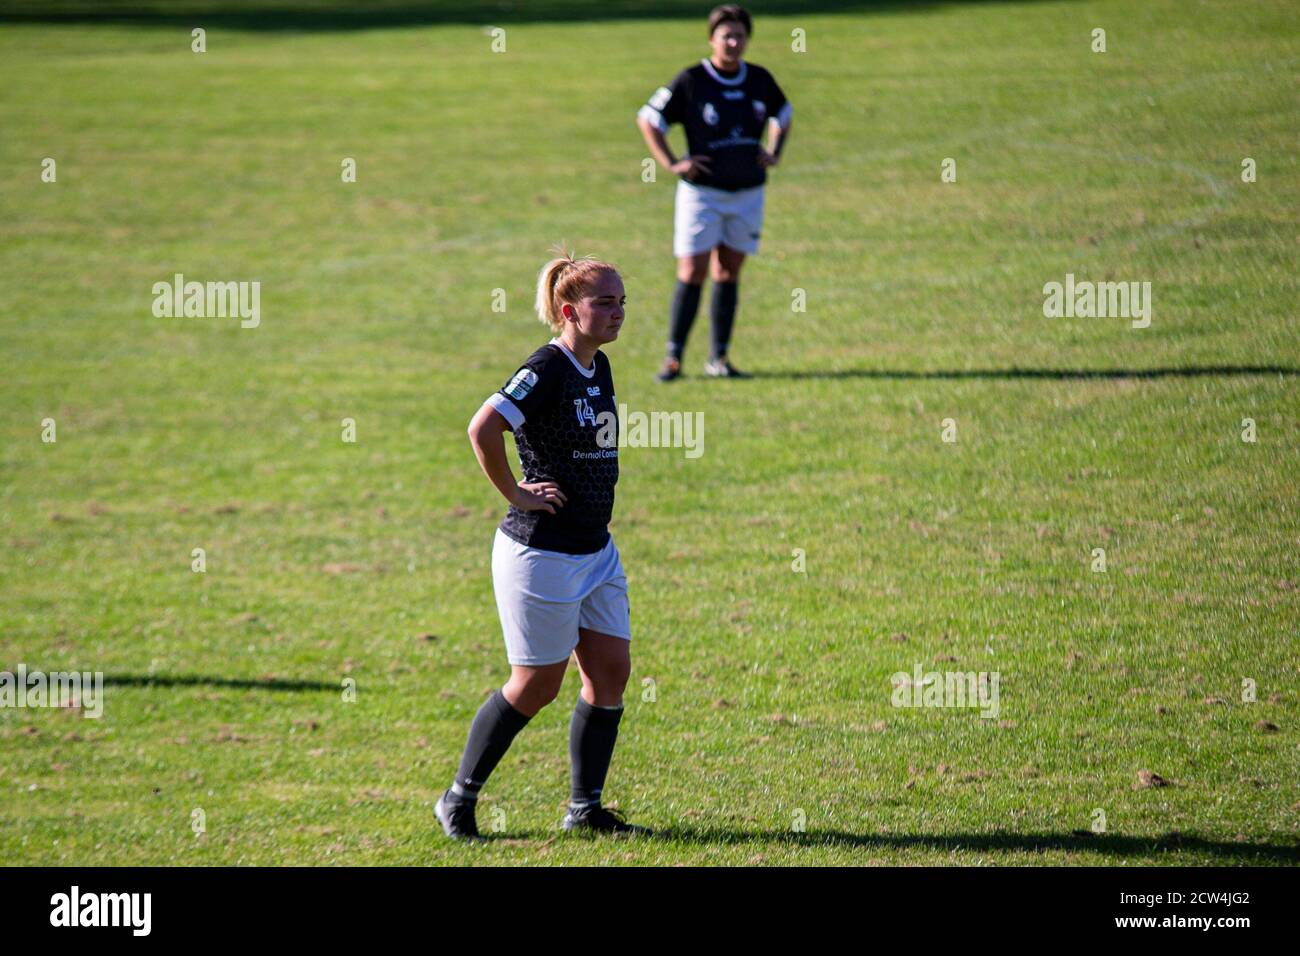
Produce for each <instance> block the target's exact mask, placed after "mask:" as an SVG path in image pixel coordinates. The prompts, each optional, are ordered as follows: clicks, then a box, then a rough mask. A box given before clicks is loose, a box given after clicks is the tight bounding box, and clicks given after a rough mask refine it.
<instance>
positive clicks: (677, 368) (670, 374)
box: [655, 358, 682, 382]
mask: <svg viewBox="0 0 1300 956" xmlns="http://www.w3.org/2000/svg"><path fill="white" fill-rule="evenodd" d="M681 374H682V363H681V362H679V361H677V359H675V358H666V359H664V364H663V366H662V367H661V368H660V369H659V373H658V374H657V375H655V378H657V379H659V381H661V382H671V381H672V380H673V379H675V378H680V377H681Z"/></svg>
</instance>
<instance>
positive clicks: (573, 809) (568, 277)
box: [434, 255, 650, 839]
mask: <svg viewBox="0 0 1300 956" xmlns="http://www.w3.org/2000/svg"><path fill="white" fill-rule="evenodd" d="M625 302H626V297H625V296H624V294H623V280H622V279H620V278H619V274H618V272H617V270H616V269H615V268H614V267H613V266H612V265H610V264H609V263H607V262H600V261H597V260H594V259H590V258H584V259H574V258H573V257H572V256H568V255H566V256H563V257H561V258H558V259H552V260H551V261H550V262H548V263H547V264H546V265H545V266H543V267H542V271H541V273H540V274H539V275H538V279H537V315H538V317H539V318H540V319H541V320H542V321H543V322H545V323H546V324H547V325H549V326H550V327H551V329H552V331H553V332H554V333H555V337H554V338H552V339H551V340H550V342H548V343H547V344H546V345H543V346H542V347H541V348H539V349H538V350H537V351H536V352H534V353H533V354H532V355H531V356H530V357H529V358H528V361H526V362H525V363H524V364H523V365H521V366H520V367H519V369H518V371H516V372H515V373H514V374H513V375H512V376H511V377H510V380H509V381H507V382H506V384H505V385H504V386H503V387H502V388H501V390H500V391H498V392H496V393H494V394H493V395H491V396H490V397H489V398H488V399H487V401H486V402H484V403H483V407H482V408H480V409H479V410H478V413H477V414H476V415H475V416H474V419H473V420H472V421H471V422H470V424H469V437H470V442H471V443H472V444H473V446H474V453H475V455H477V456H478V462H479V465H480V466H481V467H482V469H483V473H484V474H485V475H487V477H488V480H489V481H491V482H492V484H493V485H494V486H495V487H496V488H497V490H498V491H500V492H501V494H502V495H503V496H504V497H505V499H506V501H508V502H509V503H510V510H509V511H508V512H507V513H506V516H505V519H504V520H503V521H502V522H501V525H500V527H498V528H497V532H496V539H495V541H494V543H493V546H492V585H493V589H494V590H495V592H496V601H497V609H498V611H499V612H500V615H501V629H502V631H503V632H504V634H505V643H506V658H507V660H508V661H509V662H510V679H509V680H508V681H506V683H505V686H503V687H502V688H501V689H500V690H498V691H496V692H495V693H494V694H493V695H492V696H491V697H490V698H488V700H487V701H486V702H485V703H484V704H483V706H482V707H480V708H479V711H478V714H477V715H475V717H474V721H473V723H472V724H471V725H470V729H469V740H468V741H467V742H466V744H465V752H464V754H463V756H462V757H461V761H460V769H459V770H458V771H457V773H456V779H455V781H454V782H453V783H452V785H451V787H450V788H449V789H448V790H447V791H446V792H445V793H443V795H442V796H441V797H440V798H439V799H438V802H437V805H436V806H435V807H434V813H435V814H436V815H437V817H438V821H439V822H440V823H441V824H442V828H443V830H444V831H446V833H447V835H448V836H450V837H453V838H468V839H479V833H478V826H477V824H476V822H475V818H474V806H475V802H476V800H477V799H478V795H479V792H480V790H481V789H482V787H483V784H484V783H486V782H487V779H488V775H489V774H491V773H492V770H493V768H495V767H496V765H497V763H498V761H500V760H501V758H502V756H503V755H504V754H505V752H506V750H507V749H508V748H509V746H510V743H511V741H512V740H514V738H515V735H516V734H518V733H519V731H520V730H522V729H523V727H524V725H525V724H527V723H528V721H529V720H530V719H532V717H533V715H535V714H536V713H537V712H538V711H539V710H541V709H542V708H543V707H545V706H546V705H547V704H549V703H550V702H551V701H553V700H554V699H555V697H556V694H558V693H559V690H560V684H561V682H562V681H563V680H564V671H565V668H566V667H567V665H568V662H569V655H570V654H571V653H573V652H575V651H576V653H577V658H578V669H579V671H580V673H581V676H582V691H581V693H580V694H579V697H578V701H577V704H576V706H575V707H574V710H573V718H572V720H571V722H570V724H569V756H570V759H571V760H572V792H571V794H570V798H569V810H568V813H567V814H566V815H565V817H564V820H563V822H562V825H563V827H564V829H566V830H591V831H607V832H611V833H616V834H648V833H649V832H650V831H649V830H648V829H646V828H645V827H639V826H634V825H632V824H629V823H627V822H626V821H625V820H623V819H621V817H620V816H619V815H617V814H616V813H615V812H613V811H610V810H607V809H605V808H603V807H602V806H601V805H600V795H601V791H602V790H603V789H604V785H605V776H606V774H607V772H608V771H609V764H610V758H611V757H612V755H613V753H614V742H615V740H616V739H617V737H618V724H619V719H620V718H621V717H622V716H623V689H624V687H625V686H626V685H627V680H628V675H629V674H630V672H631V668H632V661H631V657H630V654H629V646H630V642H631V639H632V630H631V625H630V620H629V613H628V599H627V577H626V576H625V575H624V573H623V564H622V561H621V559H620V558H619V553H618V548H616V547H615V546H614V539H613V538H612V537H610V534H609V530H608V525H609V519H610V516H611V514H612V512H613V509H614V485H615V483H616V482H617V481H618V430H617V429H618V425H617V421H618V419H617V408H618V406H617V404H616V403H615V401H614V380H613V378H612V377H611V376H610V368H609V359H608V358H606V357H605V354H604V353H603V352H601V351H600V349H601V346H604V345H608V344H609V343H611V342H613V341H614V340H615V339H617V338H618V332H619V329H620V328H621V327H622V325H623V305H624V303H625ZM506 431H512V432H514V436H515V447H516V449H517V450H518V452H519V462H520V465H521V466H522V467H523V472H524V478H523V480H522V481H516V480H515V476H514V475H513V474H512V473H511V471H510V464H509V462H508V461H507V459H506V449H505V438H504V433H505V432H506Z"/></svg>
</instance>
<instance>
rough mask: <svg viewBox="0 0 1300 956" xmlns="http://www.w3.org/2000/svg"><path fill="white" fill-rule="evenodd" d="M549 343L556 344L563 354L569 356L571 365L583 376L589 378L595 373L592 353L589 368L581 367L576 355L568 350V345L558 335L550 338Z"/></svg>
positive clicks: (594, 359) (594, 360) (594, 358)
mask: <svg viewBox="0 0 1300 956" xmlns="http://www.w3.org/2000/svg"><path fill="white" fill-rule="evenodd" d="M551 344H552V345H558V346H559V347H560V350H561V351H563V352H564V354H565V355H567V356H568V357H569V361H570V362H572V363H573V367H574V368H576V369H577V370H578V371H579V372H581V373H582V374H583V375H584V376H586V377H587V378H591V377H592V376H593V375H595V374H596V357H595V356H594V355H593V356H592V357H591V368H583V367H582V363H581V362H579V361H578V356H576V355H574V354H573V353H572V352H570V351H569V347H568V346H567V345H565V344H564V343H563V342H561V341H560V339H559V336H556V337H555V338H553V339H551Z"/></svg>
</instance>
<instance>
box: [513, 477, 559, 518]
mask: <svg viewBox="0 0 1300 956" xmlns="http://www.w3.org/2000/svg"><path fill="white" fill-rule="evenodd" d="M568 500H569V499H568V498H566V497H565V495H564V492H563V491H561V490H560V486H559V485H557V484H556V483H555V482H553V481H534V482H524V481H521V482H519V487H518V489H517V490H516V492H515V496H514V499H513V500H512V501H511V502H510V503H511V504H512V505H514V506H515V507H516V508H518V509H519V510H520V511H548V512H550V513H551V514H555V509H556V508H562V507H564V503H565V502H566V501H568Z"/></svg>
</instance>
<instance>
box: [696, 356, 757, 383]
mask: <svg viewBox="0 0 1300 956" xmlns="http://www.w3.org/2000/svg"><path fill="white" fill-rule="evenodd" d="M704 374H705V375H708V376H709V377H710V378H753V376H752V375H750V374H748V373H747V372H742V371H741V370H740V369H738V368H736V366H734V365H732V364H731V360H730V359H728V358H727V357H726V356H725V355H719V356H718V357H717V358H715V359H709V361H708V362H707V363H706V364H705V366H704Z"/></svg>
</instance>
